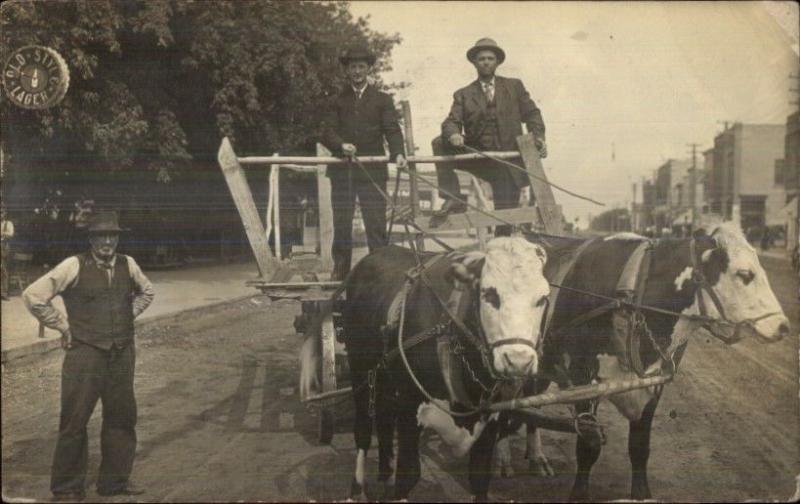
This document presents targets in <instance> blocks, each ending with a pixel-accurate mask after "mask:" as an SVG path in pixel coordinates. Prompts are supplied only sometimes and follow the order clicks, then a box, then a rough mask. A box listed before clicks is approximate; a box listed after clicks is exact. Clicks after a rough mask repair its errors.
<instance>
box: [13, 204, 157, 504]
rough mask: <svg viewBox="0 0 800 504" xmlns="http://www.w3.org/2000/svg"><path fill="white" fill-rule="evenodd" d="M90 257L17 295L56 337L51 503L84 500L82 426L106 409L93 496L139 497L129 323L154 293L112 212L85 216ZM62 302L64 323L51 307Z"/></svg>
mask: <svg viewBox="0 0 800 504" xmlns="http://www.w3.org/2000/svg"><path fill="white" fill-rule="evenodd" d="M87 231H88V234H89V244H90V247H89V250H88V251H86V252H84V253H83V254H79V255H76V256H72V257H68V258H67V259H65V260H64V261H62V262H61V263H60V264H59V265H58V266H56V267H55V268H53V269H52V270H51V271H49V272H48V273H46V274H45V275H44V276H42V277H41V278H39V279H38V280H36V281H35V282H34V283H32V284H31V285H30V286H28V288H27V289H25V291H24V292H23V293H22V298H23V300H24V301H25V306H27V307H28V310H30V312H31V313H32V314H33V315H34V316H35V317H36V318H37V319H39V322H40V323H42V324H44V325H45V326H46V327H50V328H52V329H56V330H58V331H60V332H61V334H62V337H61V346H62V347H63V348H64V350H65V351H66V354H65V355H64V364H63V368H62V371H61V420H60V424H59V429H58V442H57V443H56V449H55V453H54V455H53V466H52V470H51V479H50V491H51V492H53V500H54V501H76V500H83V498H84V497H85V493H84V492H85V490H84V480H85V478H86V470H87V463H88V460H87V459H88V455H89V440H88V436H87V432H86V426H87V424H88V423H89V419H90V418H91V416H92V412H93V411H94V408H95V406H96V405H97V400H98V399H100V400H101V401H102V402H103V426H102V432H101V434H100V451H101V452H102V460H101V462H100V470H99V475H98V478H97V493H98V494H100V495H102V496H110V495H138V494H141V493H142V491H141V490H139V489H137V488H135V487H134V486H133V485H131V484H130V482H129V481H128V478H129V477H130V474H131V470H132V469H133V458H134V454H135V452H136V430H135V426H136V416H137V415H136V399H135V398H134V393H133V374H134V365H135V360H136V358H135V349H134V341H133V338H134V334H133V320H134V319H135V318H136V317H137V316H138V315H139V314H141V313H142V312H143V311H144V310H145V309H146V308H147V307H148V306H149V305H150V303H151V302H152V301H153V297H154V294H153V287H152V285H151V284H150V281H149V280H148V279H147V277H145V276H144V274H143V273H142V270H141V269H140V268H139V266H138V265H137V264H136V261H134V260H133V258H132V257H130V256H126V255H123V254H117V253H116V250H117V244H118V242H119V234H120V232H122V231H123V230H122V229H121V228H120V227H119V225H118V224H117V216H116V214H115V213H113V212H100V213H97V214H95V215H93V216H91V217H90V219H89V225H88V229H87ZM58 295H60V296H61V297H62V299H63V300H64V306H65V307H66V311H67V313H66V317H65V316H64V314H63V313H61V312H60V311H59V310H58V309H57V308H55V307H54V306H53V305H52V304H51V301H52V299H53V298H54V297H55V296H58Z"/></svg>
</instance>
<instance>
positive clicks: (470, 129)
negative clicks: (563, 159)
mask: <svg viewBox="0 0 800 504" xmlns="http://www.w3.org/2000/svg"><path fill="white" fill-rule="evenodd" d="M505 59H506V53H505V51H503V49H502V48H500V46H498V45H497V43H496V42H495V41H494V40H492V39H490V38H482V39H480V40H478V41H477V42H476V43H475V45H474V46H473V47H471V48H470V49H469V50H468V51H467V60H469V61H470V62H471V63H472V64H473V65H474V66H475V70H476V71H477V73H478V78H477V79H476V80H475V81H473V82H472V83H470V84H469V85H468V86H466V87H463V88H461V89H459V90H458V91H456V92H455V94H454V95H453V105H452V106H451V107H450V114H449V115H448V116H447V119H445V120H444V122H443V123H442V134H441V136H440V137H437V138H436V139H434V140H433V153H434V154H435V155H442V154H455V153H458V152H459V151H460V148H461V147H462V146H464V145H468V146H470V147H472V148H474V149H478V150H482V151H512V150H513V151H515V150H517V149H518V147H517V141H516V138H517V136H519V135H521V134H522V123H525V126H526V127H527V130H528V132H529V133H533V136H534V138H535V139H536V145H537V147H538V149H539V153H540V155H541V156H542V157H546V156H547V145H546V143H545V127H544V121H543V120H542V113H541V111H540V110H539V107H537V106H536V104H535V103H534V102H533V100H532V99H531V97H530V95H529V94H528V91H526V90H525V86H524V85H523V84H522V81H520V80H519V79H512V78H508V77H501V76H499V75H495V71H496V69H497V67H498V66H499V65H500V64H502V63H503V61H505ZM454 169H459V170H464V171H467V172H469V173H472V174H473V175H475V176H476V177H478V178H481V179H483V180H486V181H488V182H489V183H490V184H491V186H492V195H493V197H494V206H495V209H498V210H500V209H504V208H514V207H516V206H517V205H518V204H519V197H520V191H521V189H522V188H523V187H525V186H527V185H528V184H529V183H530V182H529V180H528V177H527V175H526V174H525V173H524V172H521V171H519V170H514V169H513V168H511V167H508V166H504V165H502V164H500V163H498V162H496V161H491V160H483V159H481V160H476V161H468V162H459V163H450V162H448V163H436V174H437V179H438V184H439V187H440V189H443V191H440V197H442V198H444V199H445V202H444V204H443V205H442V209H441V210H440V211H439V212H437V213H436V214H435V218H434V219H433V222H432V224H433V225H434V226H435V225H436V224H437V222H439V223H440V222H442V221H443V220H444V218H445V217H446V216H447V215H448V214H450V213H457V212H463V211H465V210H466V205H465V203H464V202H463V201H464V200H465V199H466V198H465V197H464V196H463V195H461V193H460V189H459V183H458V177H457V176H456V174H455V172H454V171H453V170H454ZM446 193H450V194H446ZM450 195H454V196H456V197H458V198H459V199H461V200H462V201H458V200H456V199H454V198H453V197H451V196H450ZM510 231H511V230H510V229H508V226H497V227H496V228H495V234H497V235H503V234H509V233H510Z"/></svg>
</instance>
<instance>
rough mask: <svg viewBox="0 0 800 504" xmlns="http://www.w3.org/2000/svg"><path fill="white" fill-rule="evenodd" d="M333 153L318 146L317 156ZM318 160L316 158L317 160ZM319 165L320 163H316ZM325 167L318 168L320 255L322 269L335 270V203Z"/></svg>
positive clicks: (320, 145)
mask: <svg viewBox="0 0 800 504" xmlns="http://www.w3.org/2000/svg"><path fill="white" fill-rule="evenodd" d="M330 155H331V152H330V151H329V150H328V149H326V148H325V146H324V145H322V144H317V156H322V157H324V156H330ZM315 159H316V158H315ZM316 162H317V163H318V162H319V161H316ZM325 169H326V166H325V165H319V166H317V204H318V205H319V255H320V261H321V263H322V264H321V267H322V268H323V269H326V270H330V269H332V268H333V256H331V249H332V247H333V202H332V201H331V179H329V178H328V176H327V175H325Z"/></svg>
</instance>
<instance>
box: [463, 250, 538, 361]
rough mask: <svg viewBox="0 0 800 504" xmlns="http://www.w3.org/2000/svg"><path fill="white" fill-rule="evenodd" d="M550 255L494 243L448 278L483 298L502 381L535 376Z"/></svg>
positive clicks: (484, 321) (482, 312)
mask: <svg viewBox="0 0 800 504" xmlns="http://www.w3.org/2000/svg"><path fill="white" fill-rule="evenodd" d="M546 261H547V254H546V253H545V251H544V249H543V248H542V247H540V246H539V245H535V244H533V243H530V242H528V241H527V240H525V239H523V238H519V237H512V238H508V237H501V238H495V239H493V240H490V241H489V242H488V244H487V248H486V252H485V253H471V254H467V255H465V256H463V257H461V258H459V259H457V260H456V261H455V262H454V263H453V264H452V265H451V270H450V273H451V275H452V277H453V278H454V279H456V280H457V281H458V282H460V283H462V284H466V285H467V286H469V288H472V289H475V290H476V291H477V293H478V296H479V301H478V306H479V310H478V312H479V319H480V324H481V328H482V330H483V334H484V336H485V338H486V341H485V343H486V346H487V347H488V348H489V349H491V359H492V365H493V366H494V370H495V371H496V372H497V373H499V374H501V375H504V376H509V377H518V376H526V375H529V374H534V373H536V371H537V368H538V358H537V355H536V346H537V344H538V341H539V336H540V331H541V326H542V319H543V317H544V316H545V311H546V309H547V297H548V295H549V293H550V285H549V283H548V282H547V279H546V278H545V277H544V265H545V262H546Z"/></svg>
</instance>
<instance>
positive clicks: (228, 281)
mask: <svg viewBox="0 0 800 504" xmlns="http://www.w3.org/2000/svg"><path fill="white" fill-rule="evenodd" d="M443 238H445V241H446V242H447V243H449V244H450V245H451V246H453V247H460V246H464V245H469V244H470V243H474V241H475V239H474V238H469V237H462V236H457V235H456V236H451V237H443ZM425 247H426V250H430V251H440V250H442V249H441V247H439V246H438V245H437V244H435V243H434V242H433V241H431V240H429V239H426V240H425ZM365 255H367V248H366V247H357V248H354V249H353V264H356V263H357V262H358V261H359V260H360V259H361V258H363V257H364V256H365ZM145 274H146V275H147V277H148V278H149V279H150V281H151V282H152V283H153V288H154V289H155V293H156V297H155V300H154V301H153V304H152V305H150V307H149V308H148V309H147V310H146V311H145V312H144V313H143V314H142V315H141V316H140V317H139V318H137V319H136V323H137V324H141V323H145V322H148V321H153V320H155V319H158V318H162V317H167V316H171V315H176V314H178V313H181V312H184V311H186V310H192V309H196V308H201V307H203V306H210V305H214V304H218V303H224V302H227V301H233V300H235V299H238V298H242V297H246V296H251V295H256V294H258V293H259V291H258V290H257V289H255V288H253V287H248V286H246V285H245V281H247V280H252V279H255V278H257V277H258V267H257V266H256V263H255V261H250V262H247V263H240V264H227V265H217V266H190V267H185V268H181V269H176V270H153V271H145ZM53 304H54V305H55V306H57V307H58V308H59V309H60V310H62V311H63V309H64V304H63V302H62V301H61V298H60V297H57V298H56V299H55V300H54V301H53ZM0 338H1V339H0V341H1V342H2V362H7V361H9V360H13V359H16V358H19V357H23V356H25V355H31V354H36V353H42V352H46V351H48V350H51V349H53V348H56V347H58V346H59V345H60V342H59V338H60V335H59V333H58V332H57V331H54V330H52V329H45V334H44V338H39V323H38V321H37V320H36V319H35V318H34V317H33V316H32V315H31V314H30V313H28V310H27V309H26V308H25V305H24V303H23V302H22V297H21V296H14V297H12V298H11V299H10V300H9V301H3V304H2V330H0Z"/></svg>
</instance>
